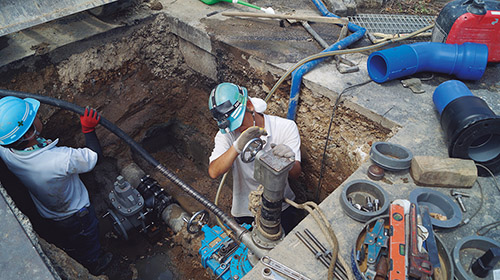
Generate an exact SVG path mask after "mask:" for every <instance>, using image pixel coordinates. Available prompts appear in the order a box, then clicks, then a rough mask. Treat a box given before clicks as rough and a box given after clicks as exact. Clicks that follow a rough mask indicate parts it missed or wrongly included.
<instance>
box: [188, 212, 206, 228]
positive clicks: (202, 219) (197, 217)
mask: <svg viewBox="0 0 500 280" xmlns="http://www.w3.org/2000/svg"><path fill="white" fill-rule="evenodd" d="M208 217H209V215H208V212H207V210H201V211H198V212H196V213H194V214H193V216H191V219H189V221H187V226H186V229H187V231H188V232H189V233H191V234H195V233H198V232H199V231H200V229H201V228H202V227H203V226H204V225H206V224H207V223H208Z"/></svg>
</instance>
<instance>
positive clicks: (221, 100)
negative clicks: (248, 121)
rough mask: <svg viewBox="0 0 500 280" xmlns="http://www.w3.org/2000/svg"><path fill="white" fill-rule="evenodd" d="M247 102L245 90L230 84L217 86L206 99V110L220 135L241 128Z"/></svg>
mask: <svg viewBox="0 0 500 280" xmlns="http://www.w3.org/2000/svg"><path fill="white" fill-rule="evenodd" d="M247 100H248V91H247V89H246V88H244V87H241V86H238V85H235V84H232V83H222V84H219V85H218V86H217V87H216V88H214V89H213V90H212V92H211V93H210V97H209V98H208V108H209V109H210V112H211V113H212V116H213V117H214V119H215V120H216V121H217V126H218V127H219V129H220V131H221V132H222V133H226V132H230V131H233V130H235V129H237V128H238V127H240V126H241V124H242V123H243V119H244V117H245V111H246V107H247Z"/></svg>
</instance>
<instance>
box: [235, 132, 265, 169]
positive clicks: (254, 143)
mask: <svg viewBox="0 0 500 280" xmlns="http://www.w3.org/2000/svg"><path fill="white" fill-rule="evenodd" d="M263 147H264V141H262V139H260V138H254V139H252V140H250V141H248V143H247V144H246V145H245V147H243V151H242V152H241V160H242V161H243V162H244V163H249V162H252V161H254V160H255V156H256V155H257V153H258V152H259V151H260V150H262V148H263Z"/></svg>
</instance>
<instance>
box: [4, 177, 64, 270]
mask: <svg viewBox="0 0 500 280" xmlns="http://www.w3.org/2000/svg"><path fill="white" fill-rule="evenodd" d="M11 205H13V203H12V201H10V200H9V199H8V198H6V193H5V192H4V191H3V187H2V185H1V184H0V223H1V224H2V230H1V231H0V271H2V276H1V277H0V278H2V279H33V280H48V279H60V278H59V277H58V276H57V275H55V276H54V274H53V273H52V271H51V270H50V269H49V268H48V267H47V265H46V262H45V261H46V260H44V259H43V257H42V256H40V253H39V252H40V251H41V249H40V248H38V249H37V248H36V247H35V246H34V245H33V242H35V244H37V243H36V242H37V241H36V240H33V238H34V233H33V231H32V229H31V225H30V223H29V220H28V219H26V218H24V219H23V217H22V216H20V215H22V214H20V213H19V211H18V210H14V211H13V210H12V208H11ZM15 212H17V213H15ZM27 230H28V231H29V230H31V232H27ZM36 246H38V247H39V245H36Z"/></svg>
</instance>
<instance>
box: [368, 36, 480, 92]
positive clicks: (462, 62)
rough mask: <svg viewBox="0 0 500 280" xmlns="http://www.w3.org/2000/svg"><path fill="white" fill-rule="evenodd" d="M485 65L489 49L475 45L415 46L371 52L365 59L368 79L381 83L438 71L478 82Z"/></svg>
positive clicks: (424, 44) (436, 44) (435, 44)
mask: <svg viewBox="0 0 500 280" xmlns="http://www.w3.org/2000/svg"><path fill="white" fill-rule="evenodd" d="M487 62H488V46H486V45H485V44H477V43H464V44H462V45H457V44H453V45H452V44H445V43H436V42H424V43H415V44H410V45H402V46H399V47H395V48H391V49H386V50H382V51H377V52H374V53H372V54H371V55H370V57H368V62H367V68H368V74H369V75H370V78H371V79H372V80H374V81H375V82H377V83H383V82H387V81H390V80H394V79H397V78H401V77H404V76H408V75H412V74H415V73H417V72H423V71H428V72H438V73H444V74H448V75H455V76H456V77H457V78H459V79H464V80H479V79H480V78H481V77H482V76H483V74H484V71H485V69H486V64H487Z"/></svg>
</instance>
